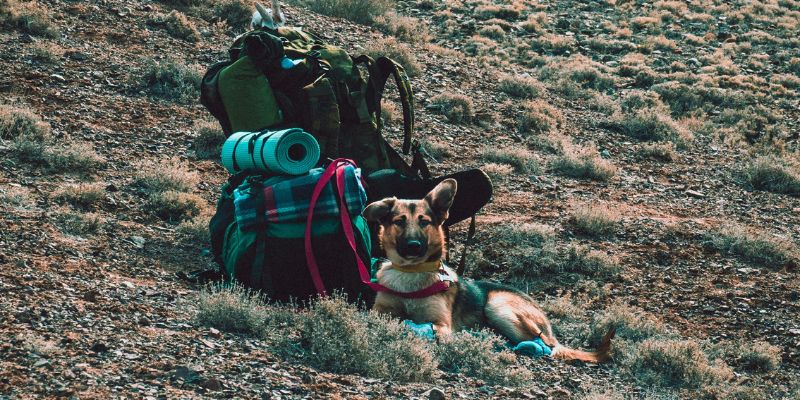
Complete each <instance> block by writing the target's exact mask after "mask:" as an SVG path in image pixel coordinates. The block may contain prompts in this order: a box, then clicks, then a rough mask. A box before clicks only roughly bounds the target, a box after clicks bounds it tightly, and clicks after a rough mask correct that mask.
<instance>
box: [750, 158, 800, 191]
mask: <svg viewBox="0 0 800 400" xmlns="http://www.w3.org/2000/svg"><path fill="white" fill-rule="evenodd" d="M742 178H743V180H744V182H745V184H746V185H747V186H749V187H750V188H751V189H755V190H764V191H767V192H773V193H781V194H788V195H792V196H800V170H798V169H797V168H792V166H790V165H789V164H788V163H787V162H786V161H785V160H782V159H778V158H775V157H761V158H757V159H755V160H753V161H752V162H750V163H749V164H748V165H747V166H746V167H745V168H744V170H743V171H742Z"/></svg>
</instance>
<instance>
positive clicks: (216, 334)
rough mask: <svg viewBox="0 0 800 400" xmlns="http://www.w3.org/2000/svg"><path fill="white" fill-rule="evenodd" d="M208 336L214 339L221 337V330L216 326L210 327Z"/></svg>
mask: <svg viewBox="0 0 800 400" xmlns="http://www.w3.org/2000/svg"><path fill="white" fill-rule="evenodd" d="M208 336H211V337H213V338H216V339H222V332H220V331H219V329H217V328H211V329H209V330H208Z"/></svg>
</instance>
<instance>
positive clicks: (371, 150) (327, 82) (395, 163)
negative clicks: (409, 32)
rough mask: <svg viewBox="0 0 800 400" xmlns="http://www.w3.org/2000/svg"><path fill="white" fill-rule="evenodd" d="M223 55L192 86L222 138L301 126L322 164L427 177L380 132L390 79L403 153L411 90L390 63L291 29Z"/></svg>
mask: <svg viewBox="0 0 800 400" xmlns="http://www.w3.org/2000/svg"><path fill="white" fill-rule="evenodd" d="M228 53H229V56H230V59H229V60H226V61H222V62H218V63H216V64H214V65H212V66H211V67H210V68H209V69H208V71H207V72H206V74H205V76H204V77H203V80H202V83H201V87H200V89H201V95H200V102H201V103H202V104H203V105H204V106H205V107H206V109H208V110H209V112H211V114H212V115H213V116H214V117H215V118H216V119H217V120H218V121H219V123H220V125H221V126H222V129H223V131H225V133H226V134H227V135H228V136H230V135H231V134H232V133H234V132H236V131H251V132H252V131H260V130H262V129H265V128H270V129H281V128H286V127H301V128H303V129H304V130H306V131H307V132H309V133H311V134H312V135H313V136H314V137H315V138H316V139H317V141H318V142H319V144H320V148H321V151H322V157H321V160H323V161H324V160H326V159H335V158H339V157H345V158H348V159H352V160H354V161H355V163H356V164H357V165H358V166H359V167H361V168H362V169H363V170H364V173H365V174H369V173H372V172H374V171H378V170H381V169H386V168H391V169H395V170H398V171H400V172H401V173H403V174H404V175H407V176H419V175H420V174H424V173H427V167H426V166H425V162H424V159H423V158H422V155H421V154H420V152H419V145H418V144H416V143H415V145H414V155H413V161H412V162H411V165H409V164H408V163H406V161H405V160H403V158H402V157H401V156H400V155H399V154H398V153H397V151H395V150H394V149H393V148H392V147H391V146H390V145H389V143H388V142H387V141H386V140H385V139H384V138H383V136H382V135H381V130H382V128H383V122H382V120H381V99H382V98H383V93H384V89H385V86H386V81H387V80H388V78H389V76H392V77H393V78H394V80H395V83H396V85H397V88H398V90H399V94H400V100H401V104H402V108H403V131H404V137H403V146H402V151H403V153H404V154H406V155H408V154H409V153H410V152H411V150H412V133H413V130H414V99H413V92H412V89H411V84H410V82H409V80H408V76H407V75H406V73H405V70H404V69H403V67H402V66H401V65H400V64H398V63H397V62H395V61H393V60H391V59H390V58H387V57H379V58H377V59H372V58H371V57H369V56H366V55H361V56H358V57H353V56H351V55H349V54H348V53H347V52H346V51H345V50H344V49H342V48H340V47H337V46H333V45H329V44H326V43H325V42H323V41H322V40H321V39H320V38H319V37H317V36H315V35H313V34H310V33H308V32H304V31H302V30H301V29H298V28H291V27H279V28H277V29H268V28H260V29H256V30H253V31H250V32H247V33H245V34H243V35H241V36H240V37H238V38H237V39H236V40H235V41H234V43H233V45H232V46H231V48H230V49H229V51H228ZM283 56H285V57H286V58H288V60H290V61H291V62H292V64H293V65H292V66H291V67H290V68H288V69H285V68H282V67H281V66H280V65H279V63H277V62H276V59H277V58H282V57H283ZM284 61H286V60H284ZM276 106H277V107H276ZM423 177H424V176H423Z"/></svg>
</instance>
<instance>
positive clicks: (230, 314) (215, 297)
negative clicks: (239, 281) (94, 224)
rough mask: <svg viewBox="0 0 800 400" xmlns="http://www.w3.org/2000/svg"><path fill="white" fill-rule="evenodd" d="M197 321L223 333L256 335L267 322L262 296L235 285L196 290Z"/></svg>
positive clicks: (264, 302) (265, 306)
mask: <svg viewBox="0 0 800 400" xmlns="http://www.w3.org/2000/svg"><path fill="white" fill-rule="evenodd" d="M197 306H198V312H197V317H196V319H197V322H198V323H200V324H201V325H205V326H211V327H214V328H217V329H220V330H223V331H227V332H239V333H248V334H252V335H260V334H261V332H262V329H263V327H264V323H265V320H266V319H267V313H268V310H267V305H266V301H265V299H264V297H262V295H260V294H258V293H257V292H253V291H250V290H249V289H245V288H243V287H242V286H239V285H232V286H224V285H219V286H209V287H207V288H205V289H203V290H202V291H200V298H199V300H198V303H197Z"/></svg>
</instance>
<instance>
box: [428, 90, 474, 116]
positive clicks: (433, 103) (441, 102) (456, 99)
mask: <svg viewBox="0 0 800 400" xmlns="http://www.w3.org/2000/svg"><path fill="white" fill-rule="evenodd" d="M427 108H430V109H432V110H434V111H436V112H438V113H440V114H442V115H444V116H445V117H447V120H448V121H450V122H453V123H457V124H458V123H463V122H470V121H472V118H474V117H475V111H474V106H473V104H472V99H471V98H469V97H467V96H465V95H463V94H457V93H452V92H444V93H442V94H438V95H436V96H434V97H432V98H431V99H430V103H429V105H428V106H427Z"/></svg>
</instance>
